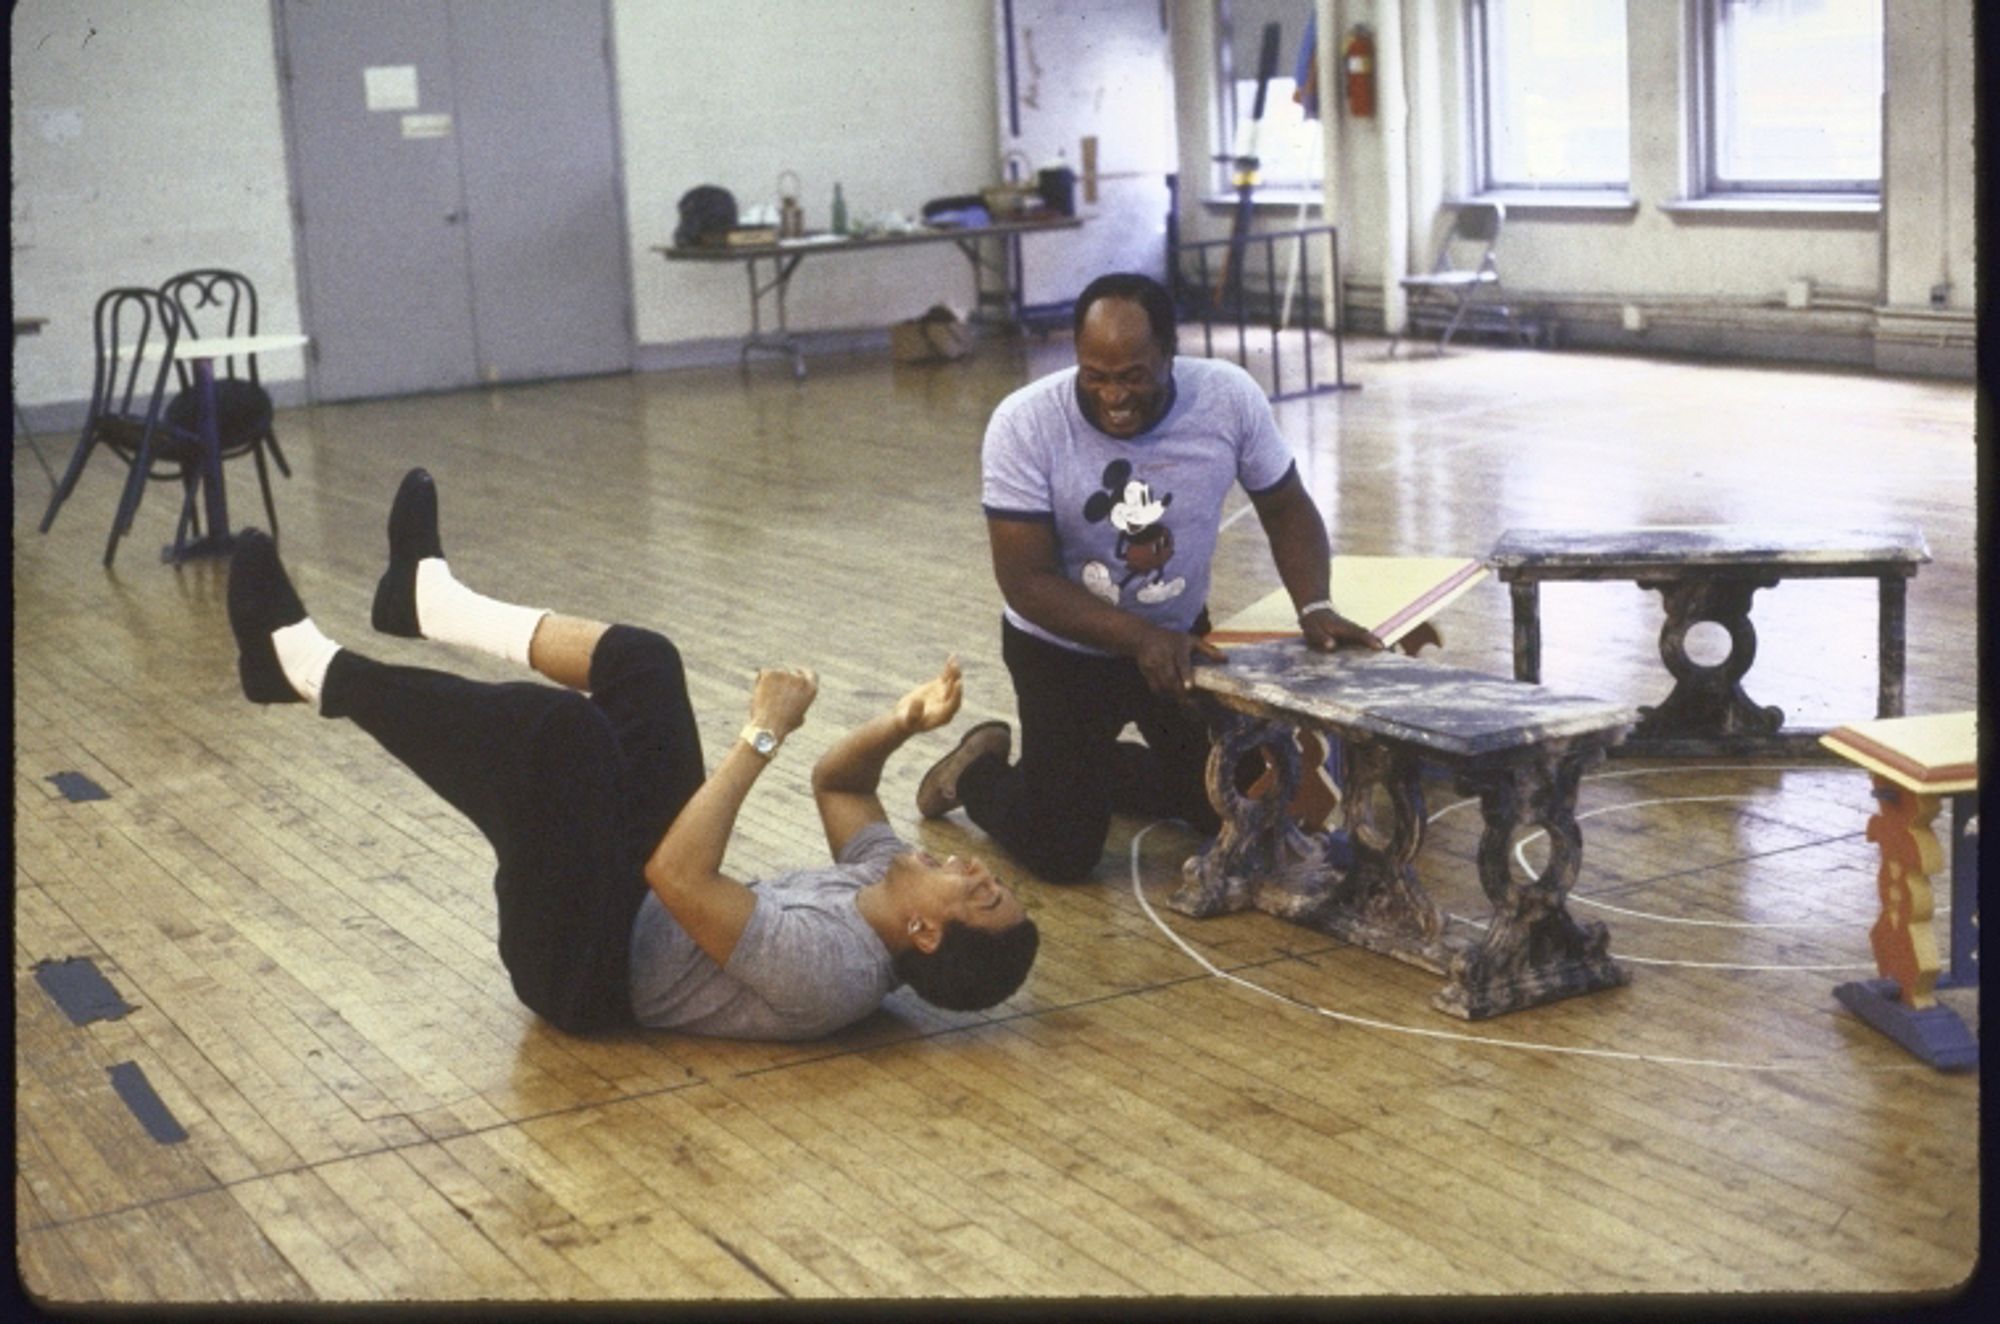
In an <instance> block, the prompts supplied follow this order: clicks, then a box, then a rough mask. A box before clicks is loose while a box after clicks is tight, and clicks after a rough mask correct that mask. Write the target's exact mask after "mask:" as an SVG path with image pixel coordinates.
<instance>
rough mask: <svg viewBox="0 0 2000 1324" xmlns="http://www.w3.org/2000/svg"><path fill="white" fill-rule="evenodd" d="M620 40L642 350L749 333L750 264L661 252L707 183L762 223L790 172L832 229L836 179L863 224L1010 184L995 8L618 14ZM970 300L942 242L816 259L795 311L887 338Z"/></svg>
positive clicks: (806, 268)
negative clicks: (1002, 164) (901, 324)
mask: <svg viewBox="0 0 2000 1324" xmlns="http://www.w3.org/2000/svg"><path fill="white" fill-rule="evenodd" d="M614 26H615V33H616V47H617V62H618V63H617V70H618V87H619V102H620V107H621V114H622V117H623V124H622V133H623V135H624V149H625V179H626V190H627V194H628V197H629V199H630V206H631V225H630V229H631V241H632V270H633V273H634V279H635V282H636V286H637V288H636V291H635V298H634V303H635V305H636V308H637V318H638V332H639V342H640V344H641V345H642V346H646V345H657V344H659V343H661V342H685V341H703V340H708V339H713V338H716V337H720V336H726V337H729V338H730V339H731V343H732V344H733V340H734V337H737V336H739V335H741V334H742V333H743V332H744V331H745V330H747V329H748V320H749V309H748V299H747V295H746V291H745V282H744V275H743V268H742V267H741V266H740V265H738V264H735V263H730V264H714V265H710V264H706V263H689V262H676V263H669V262H667V261H666V260H665V259H664V258H662V257H661V256H660V255H659V254H658V253H655V252H653V251H652V245H654V244H664V243H667V242H669V241H670V240H671V238H672V236H673V230H674V226H675V225H676V224H677V223H678V213H677V211H676V209H675V204H676V203H677V202H678V200H679V198H680V196H681V194H682V193H684V192H686V191H687V190H688V189H690V188H693V187H694V186H695V185H697V184H720V185H722V186H723V187H724V188H727V189H728V190H729V191H730V192H732V193H734V194H735V195H736V199H737V203H738V205H739V206H740V207H748V206H750V205H752V204H754V203H758V202H774V201H775V199H776V196H777V180H778V176H779V173H780V172H781V171H784V170H791V171H794V172H795V173H796V174H797V175H798V176H799V179H800V181H801V183H802V186H803V191H802V195H801V199H800V200H801V202H802V203H803V205H804V207H805V213H806V224H807V226H808V228H813V229H819V228H824V227H825V226H826V225H827V224H828V220H829V213H830V211H831V206H832V197H833V186H834V183H835V182H836V181H838V182H839V183H840V184H841V187H842V191H843V192H844V193H845V195H846V198H847V210H848V216H849V218H850V220H860V219H862V218H865V217H867V216H869V215H870V214H874V213H881V212H886V211H900V212H902V213H903V214H904V215H907V216H910V217H913V218H914V217H915V216H916V215H917V214H918V212H919V211H920V209H921V208H922V206H923V204H924V203H925V202H926V201H927V200H929V199H931V198H934V197H941V196H945V195H948V194H957V193H968V192H976V191H977V190H978V189H979V187H980V186H981V185H983V184H987V183H991V182H992V181H994V180H995V179H997V178H998V177H999V175H998V172H999V128H998V116H999V93H998V90H997V87H998V84H997V78H996V73H995V67H996V66H995V61H994V53H993V42H994V36H993V34H994V22H993V6H992V4H991V0H836V2H831V3H830V2H829V0H674V3H671V4H663V3H660V2H659V0H618V2H617V4H616V5H615V6H614ZM972 298H973V289H972V275H971V268H970V266H969V265H968V264H967V262H966V261H965V259H964V258H963V257H961V256H960V255H959V253H958V251H957V249H956V248H954V247H953V246H951V245H947V244H938V245H934V246H929V247H925V248H921V249H907V248H906V249H900V250H896V251H895V252H893V253H888V254H884V255H882V256H871V255H861V256H853V257H842V258H839V259H821V260H817V261H815V260H814V259H812V258H807V259H806V260H805V262H804V264H803V265H802V267H801V269H800V271H799V275H798V279H797V280H796V281H795V282H794V283H793V285H792V287H791V294H790V298H789V300H788V312H789V316H790V323H791V326H792V328H793V329H794V330H813V329H828V328H864V327H865V328H876V329H880V328H882V327H885V326H887V325H888V324H889V323H890V322H893V321H896V320H898V319H899V318H903V317H909V316H914V315H915V314H917V313H920V312H922V311H923V310H924V309H926V308H928V307H929V306H930V305H931V304H933V303H936V302H940V301H942V302H950V303H955V304H957V305H959V306H961V307H965V306H969V305H970V303H971V301H972Z"/></svg>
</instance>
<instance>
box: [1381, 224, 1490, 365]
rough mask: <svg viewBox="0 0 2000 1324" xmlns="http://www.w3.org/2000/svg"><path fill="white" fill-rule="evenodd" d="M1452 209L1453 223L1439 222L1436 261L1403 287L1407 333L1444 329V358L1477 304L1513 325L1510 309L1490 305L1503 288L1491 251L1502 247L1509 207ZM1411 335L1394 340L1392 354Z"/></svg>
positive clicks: (1404, 280)
mask: <svg viewBox="0 0 2000 1324" xmlns="http://www.w3.org/2000/svg"><path fill="white" fill-rule="evenodd" d="M1449 205H1450V206H1451V208H1452V212H1453V214H1452V216H1451V218H1450V221H1449V223H1448V224H1447V223H1445V222H1444V219H1443V217H1440V218H1439V219H1440V224H1441V225H1442V227H1443V233H1442V235H1441V237H1440V238H1439V240H1438V249H1437V260H1436V261H1435V262H1433V263H1432V264H1431V269H1430V270H1429V271H1427V272H1425V273H1424V274H1422V275H1419V276H1405V277H1403V278H1402V281H1401V282H1400V283H1401V285H1402V287H1403V290H1404V292H1405V293H1406V294H1407V295H1408V297H1409V320H1408V331H1409V332H1414V331H1416V330H1418V329H1419V328H1422V329H1429V328H1430V327H1432V326H1441V327H1442V328H1443V329H1442V332H1441V334H1440V335H1439V336H1438V344H1437V352H1438V353H1440V354H1442V353H1444V347H1445V346H1446V345H1448V344H1450V343H1451V338H1452V336H1453V335H1454V334H1455V333H1456V332H1457V331H1458V329H1459V326H1460V325H1461V324H1462V323H1463V322H1464V321H1465V319H1466V316H1467V314H1469V313H1471V312H1472V311H1473V305H1474V302H1475V300H1477V301H1479V303H1480V308H1481V310H1482V311H1491V312H1494V313H1497V314H1499V315H1500V316H1501V317H1503V318H1505V319H1507V321H1508V323H1509V324H1510V325H1511V323H1512V321H1513V313H1512V312H1511V310H1509V309H1508V308H1507V306H1506V305H1504V304H1494V303H1491V302H1490V301H1489V300H1490V298H1491V295H1492V293H1493V292H1497V291H1498V290H1499V288H1500V264H1499V262H1498V260H1497V259H1496V258H1495V257H1494V251H1493V250H1494V248H1495V247H1496V246H1497V245H1498V244H1499V242H1500V227H1501V226H1502V225H1503V224H1504V223H1505V222H1506V219H1507V211H1506V208H1504V207H1502V206H1501V205H1500V204H1499V203H1497V202H1460V203H1453V204H1449ZM1407 333H1408V332H1398V333H1397V334H1396V335H1395V336H1394V337H1393V338H1391V340H1390V341H1389V353H1390V354H1391V355H1394V354H1395V352H1396V346H1397V345H1398V344H1399V343H1400V342H1401V341H1402V339H1403V336H1404V335H1405V334H1407Z"/></svg>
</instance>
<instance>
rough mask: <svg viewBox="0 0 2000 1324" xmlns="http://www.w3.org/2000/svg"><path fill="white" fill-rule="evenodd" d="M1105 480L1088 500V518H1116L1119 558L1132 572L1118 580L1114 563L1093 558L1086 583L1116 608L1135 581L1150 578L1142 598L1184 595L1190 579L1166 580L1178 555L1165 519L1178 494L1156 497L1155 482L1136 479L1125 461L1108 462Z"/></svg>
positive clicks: (1085, 513)
mask: <svg viewBox="0 0 2000 1324" xmlns="http://www.w3.org/2000/svg"><path fill="white" fill-rule="evenodd" d="M1102 483H1103V488H1104V490H1103V491H1101V492H1092V493H1091V494H1090V499H1089V500H1087V501H1085V502H1084V503H1083V517H1084V518H1085V519H1087V520H1089V521H1090V522H1091V523H1092V524H1095V523H1097V522H1098V521H1100V520H1103V519H1105V518H1107V517H1108V518H1109V519H1110V521H1111V526H1112V527H1113V528H1115V529H1117V530H1118V546H1117V556H1118V559H1119V560H1121V561H1123V562H1124V563H1125V566H1126V574H1125V577H1124V578H1123V579H1120V580H1118V581H1117V582H1116V583H1113V582H1112V579H1111V573H1112V572H1111V569H1110V567H1109V566H1106V565H1105V564H1104V563H1103V562H1102V561H1091V562H1089V563H1087V564H1086V565H1085V566H1084V567H1083V586H1084V587H1085V588H1087V589H1089V590H1090V591H1091V592H1092V593H1095V594H1096V595H1097V596H1098V597H1100V598H1102V599H1104V600H1105V601H1106V602H1108V603H1110V604H1111V605H1112V606H1114V607H1115V606H1117V605H1118V601H1119V599H1120V598H1121V597H1122V596H1123V595H1124V592H1125V586H1126V585H1128V584H1130V583H1131V582H1132V581H1133V580H1135V579H1142V578H1143V579H1145V582H1144V583H1142V584H1140V586H1139V592H1138V598H1139V601H1141V602H1147V603H1152V602H1166V601H1168V600H1170V599H1172V598H1177V597H1179V596H1180V595H1181V592H1182V590H1184V589H1185V588H1186V587H1187V580H1186V579H1185V578H1182V577H1180V576H1176V577H1174V578H1173V579H1168V578H1166V566H1167V562H1169V561H1171V560H1172V559H1173V556H1174V531H1173V530H1172V529H1170V528H1168V527H1167V526H1166V525H1165V524H1162V523H1161V522H1160V521H1161V519H1162V518H1163V517H1164V516H1165V515H1166V513H1167V507H1168V506H1169V505H1171V504H1172V503H1173V499H1174V494H1173V493H1171V492H1167V493H1163V494H1162V495H1160V496H1158V497H1155V496H1154V495H1153V488H1152V485H1151V484H1150V483H1147V482H1145V481H1143V480H1141V479H1136V478H1134V477H1132V466H1131V464H1130V463H1129V462H1128V461H1125V460H1113V461H1112V462H1111V463H1110V464H1107V465H1105V466H1104V477H1103V480H1102ZM1149 576H1150V577H1149ZM1148 577H1149V578H1148Z"/></svg>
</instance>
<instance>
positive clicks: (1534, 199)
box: [1467, 189, 1639, 215]
mask: <svg viewBox="0 0 2000 1324" xmlns="http://www.w3.org/2000/svg"><path fill="white" fill-rule="evenodd" d="M1467 201H1471V202H1497V203H1499V204H1500V205H1501V206H1503V207H1505V208H1506V209H1507V211H1508V212H1509V213H1510V214H1515V213H1519V212H1524V211H1592V212H1625V213H1627V214H1628V215H1629V214H1631V213H1633V212H1636V211H1638V210H1639V202H1638V199H1636V198H1634V197H1632V196H1631V195H1630V194H1628V193H1618V192H1615V191H1613V190H1610V189H1603V190H1597V189H1592V190H1582V189H1579V190H1576V191H1574V192H1564V191H1562V190H1559V189H1495V190H1493V191H1492V192H1490V193H1481V194H1478V195H1477V196H1475V197H1473V198H1470V199H1467Z"/></svg>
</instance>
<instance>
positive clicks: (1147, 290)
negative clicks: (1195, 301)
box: [1075, 271, 1180, 358]
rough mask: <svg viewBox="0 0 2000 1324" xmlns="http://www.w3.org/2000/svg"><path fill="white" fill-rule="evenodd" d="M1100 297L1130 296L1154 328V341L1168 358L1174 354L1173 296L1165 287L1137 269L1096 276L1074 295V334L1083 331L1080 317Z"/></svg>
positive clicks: (1176, 343) (1175, 341) (1175, 343)
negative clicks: (1144, 312) (1144, 311)
mask: <svg viewBox="0 0 2000 1324" xmlns="http://www.w3.org/2000/svg"><path fill="white" fill-rule="evenodd" d="M1099 299H1130V300H1131V301H1132V302H1133V303H1136V304H1138V305H1139V306H1140V307H1141V308H1143V309H1145V310H1146V321H1147V322H1148V323H1149V324H1150V325H1151V326H1152V328H1153V343H1154V344H1156V345H1158V346H1159V347H1160V353H1162V354H1164V355H1166V356H1167V357H1168V358H1172V357H1173V356H1174V350H1175V349H1176V348H1177V347H1178V346H1179V344H1180V337H1179V335H1178V334H1177V333H1176V331H1175V318H1174V296H1173V295H1171V294H1169V293H1167V287H1166V286H1164V285H1162V284H1160V282H1158V281H1156V280H1154V279H1153V278H1152V277H1151V276H1142V275H1140V274H1139V273H1138V272H1136V271H1114V272H1111V273H1109V274H1108V275H1103V276H1099V277H1098V278H1097V279H1096V280H1094V281H1092V282H1090V284H1088V285H1086V286H1084V287H1083V293H1082V294H1079V295H1077V296H1076V327H1075V330H1076V334H1078V335H1082V334H1083V316H1084V314H1085V313H1087V312H1089V311H1090V305H1092V304H1094V303H1096V302H1097V301H1098V300H1099Z"/></svg>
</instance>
